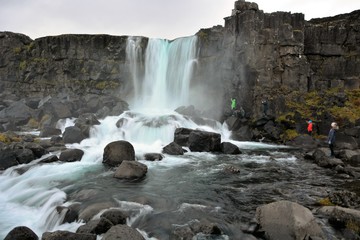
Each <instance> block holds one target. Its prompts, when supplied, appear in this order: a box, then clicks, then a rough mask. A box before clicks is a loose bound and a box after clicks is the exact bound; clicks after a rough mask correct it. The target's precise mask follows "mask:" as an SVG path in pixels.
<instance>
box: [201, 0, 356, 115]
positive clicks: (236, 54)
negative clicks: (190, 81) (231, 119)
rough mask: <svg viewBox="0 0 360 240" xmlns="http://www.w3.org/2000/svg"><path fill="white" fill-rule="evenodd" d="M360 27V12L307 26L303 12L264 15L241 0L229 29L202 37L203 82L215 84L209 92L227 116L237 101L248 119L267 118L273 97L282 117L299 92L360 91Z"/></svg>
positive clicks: (227, 25) (209, 31) (229, 19)
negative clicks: (266, 103) (290, 97)
mask: <svg viewBox="0 0 360 240" xmlns="http://www.w3.org/2000/svg"><path fill="white" fill-rule="evenodd" d="M359 28H360V21H359V11H355V12H353V13H350V14H344V15H339V16H336V17H333V18H324V19H315V20H311V21H309V22H307V21H305V20H304V15H303V14H301V13H294V14H292V13H290V12H275V13H264V12H263V11H261V10H259V8H258V6H257V4H256V3H251V2H245V1H243V0H239V1H236V2H235V4H234V10H233V12H232V15H231V16H230V17H227V18H225V27H224V28H222V27H219V26H216V27H213V28H210V29H202V30H200V31H199V32H198V33H197V35H198V36H199V39H200V41H199V46H200V56H199V65H200V66H199V67H198V71H199V72H198V75H197V76H198V78H197V80H198V81H199V82H204V81H207V82H208V83H209V85H207V86H206V89H208V90H205V92H206V93H208V94H209V95H211V96H212V97H211V98H212V99H215V102H221V105H222V109H223V111H226V109H230V97H235V98H237V100H238V103H239V104H241V105H242V107H243V108H244V109H245V112H246V113H247V114H248V115H250V116H255V117H256V116H261V109H262V106H261V100H262V99H264V98H267V99H268V100H269V102H270V104H269V113H270V114H271V115H275V116H276V115H278V114H280V113H281V112H285V111H286V105H285V102H286V101H287V97H288V95H289V94H291V93H292V92H294V91H297V92H304V93H305V92H309V91H313V90H324V89H328V88H331V87H336V86H341V87H342V86H344V87H346V88H358V87H359V84H360V73H359V71H360V70H359V69H360V68H359V66H360V62H359V61H360V51H359V47H358V46H359V39H360V31H359ZM214 92H215V93H216V94H214Z"/></svg>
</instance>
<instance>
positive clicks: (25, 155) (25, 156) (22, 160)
mask: <svg viewBox="0 0 360 240" xmlns="http://www.w3.org/2000/svg"><path fill="white" fill-rule="evenodd" d="M15 155H16V160H17V162H18V163H19V164H26V163H29V162H31V161H33V160H35V156H34V153H33V151H31V150H30V149H27V148H24V149H16V150H15Z"/></svg>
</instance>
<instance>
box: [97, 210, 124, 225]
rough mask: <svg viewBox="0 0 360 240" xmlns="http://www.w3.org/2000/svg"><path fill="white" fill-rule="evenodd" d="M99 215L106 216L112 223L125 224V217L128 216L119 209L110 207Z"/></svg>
mask: <svg viewBox="0 0 360 240" xmlns="http://www.w3.org/2000/svg"><path fill="white" fill-rule="evenodd" d="M100 217H101V218H106V219H107V220H109V221H110V222H111V223H112V224H113V225H118V224H126V218H128V215H127V214H125V213H123V212H122V211H121V210H118V209H110V210H107V211H105V212H104V213H103V214H101V216H100Z"/></svg>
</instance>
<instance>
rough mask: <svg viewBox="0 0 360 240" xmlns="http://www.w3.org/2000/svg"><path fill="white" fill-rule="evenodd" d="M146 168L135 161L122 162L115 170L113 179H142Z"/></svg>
mask: <svg viewBox="0 0 360 240" xmlns="http://www.w3.org/2000/svg"><path fill="white" fill-rule="evenodd" d="M147 170H148V168H147V166H146V165H145V164H142V163H140V162H136V161H122V163H121V164H120V166H119V167H118V168H117V169H116V172H115V174H114V177H115V178H121V179H134V178H143V177H144V176H145V175H146V173H147Z"/></svg>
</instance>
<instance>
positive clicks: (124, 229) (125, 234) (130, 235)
mask: <svg viewBox="0 0 360 240" xmlns="http://www.w3.org/2000/svg"><path fill="white" fill-rule="evenodd" d="M115 239H116V240H128V239H131V240H145V238H144V237H143V236H142V235H141V234H140V233H139V232H138V231H136V230H135V229H133V228H131V227H129V226H127V225H116V226H113V227H112V228H110V230H109V231H107V233H105V234H104V236H103V238H102V240H115Z"/></svg>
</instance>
